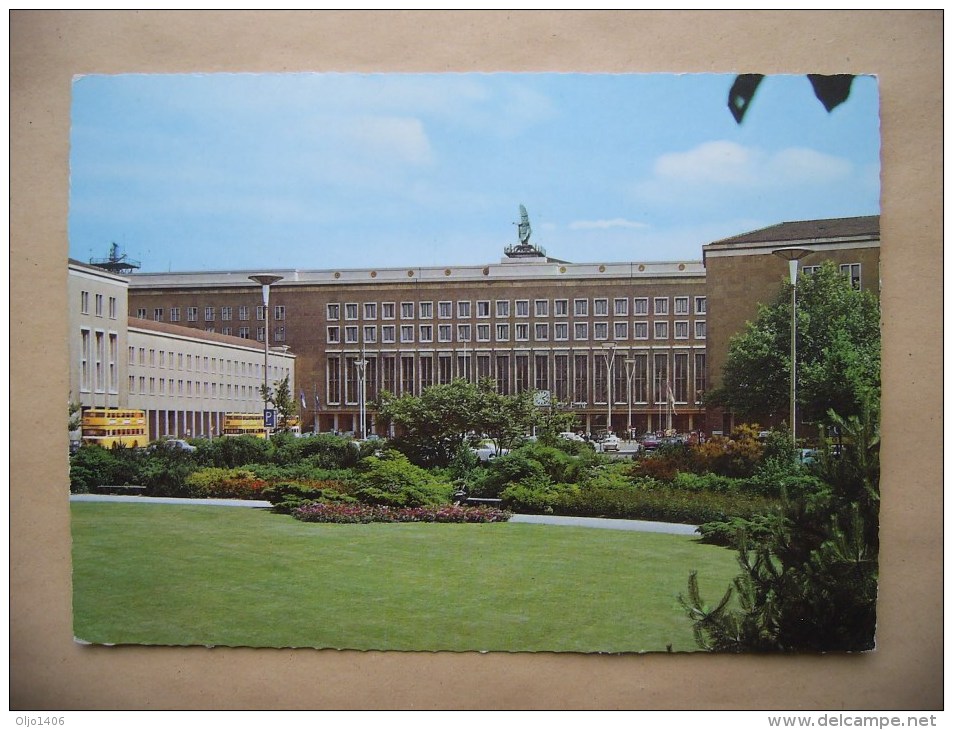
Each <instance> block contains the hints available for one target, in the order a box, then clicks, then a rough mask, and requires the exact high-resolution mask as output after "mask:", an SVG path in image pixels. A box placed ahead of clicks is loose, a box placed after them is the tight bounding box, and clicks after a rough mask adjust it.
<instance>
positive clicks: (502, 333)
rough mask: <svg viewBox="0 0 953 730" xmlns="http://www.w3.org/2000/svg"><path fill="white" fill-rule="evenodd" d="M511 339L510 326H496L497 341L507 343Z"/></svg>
mask: <svg viewBox="0 0 953 730" xmlns="http://www.w3.org/2000/svg"><path fill="white" fill-rule="evenodd" d="M509 339H510V326H509V325H508V324H498V325H496V341H497V342H506V341H507V340H509Z"/></svg>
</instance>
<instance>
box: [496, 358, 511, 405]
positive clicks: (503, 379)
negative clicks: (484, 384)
mask: <svg viewBox="0 0 953 730" xmlns="http://www.w3.org/2000/svg"><path fill="white" fill-rule="evenodd" d="M496 392H497V393H499V394H500V395H509V394H510V357H509V355H497V356H496Z"/></svg>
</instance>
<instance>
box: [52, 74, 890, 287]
mask: <svg viewBox="0 0 953 730" xmlns="http://www.w3.org/2000/svg"><path fill="white" fill-rule="evenodd" d="M733 78H734V77H733V76H732V75H720V74H689V75H665V74H638V75H635V74H367V75H362V74H261V75H255V74H184V75H119V76H83V77H77V78H76V79H75V80H74V83H73V105H72V131H71V152H70V215H69V236H70V256H71V257H72V258H76V259H79V260H81V261H87V260H89V258H90V257H101V256H105V255H106V254H107V253H108V250H109V246H110V244H111V243H112V242H116V243H117V244H119V247H120V250H121V251H122V252H124V253H126V254H127V255H128V256H129V257H130V258H133V259H138V260H140V261H141V262H142V270H143V271H193V270H210V269H215V270H221V269H267V268H300V269H338V268H361V267H380V268H384V267H389V266H395V267H404V266H429V265H444V264H447V265H451V264H455V265H463V264H485V263H492V262H495V261H498V260H499V259H500V258H501V256H502V251H503V247H504V246H506V245H509V244H512V243H516V241H517V236H516V226H515V225H514V223H516V222H517V221H518V220H519V206H520V204H522V205H524V206H525V207H526V208H527V210H528V212H529V216H530V223H531V224H532V227H533V235H532V238H531V242H532V243H534V244H537V245H540V246H542V247H543V248H545V249H546V251H547V253H548V254H549V255H550V256H553V257H555V258H559V259H564V260H567V261H573V262H587V261H592V262H614V261H673V260H697V259H700V258H701V247H702V245H703V244H705V243H708V242H710V241H714V240H717V239H719V238H724V237H727V236H732V235H736V234H739V233H744V232H746V231H750V230H754V229H757V228H761V227H764V226H768V225H773V224H775V223H780V222H782V221H786V220H798V219H809V218H835V217H845V216H855V215H871V214H876V213H879V211H880V206H879V198H880V181H879V176H880V120H879V105H878V104H879V103H878V96H877V82H876V79H875V78H873V77H861V78H858V79H856V80H855V81H854V86H853V89H852V92H851V96H850V98H849V99H848V100H847V102H845V103H844V104H842V105H841V106H840V107H838V108H836V109H835V110H834V111H833V112H831V113H828V112H826V111H825V110H824V108H823V106H822V105H821V104H820V102H819V101H818V100H817V99H816V98H815V97H814V95H813V91H812V89H811V86H810V84H809V82H808V81H807V79H806V78H805V77H804V76H769V77H767V78H766V79H765V80H764V81H763V82H762V84H761V87H760V89H759V90H758V94H757V96H756V97H755V100H754V102H753V104H752V106H751V107H750V109H749V111H748V113H747V116H746V117H745V120H744V122H743V123H742V124H741V125H738V124H736V123H735V121H734V118H733V117H732V116H731V114H730V113H729V111H728V109H727V106H726V100H727V96H728V90H729V88H730V87H731V83H732V81H733Z"/></svg>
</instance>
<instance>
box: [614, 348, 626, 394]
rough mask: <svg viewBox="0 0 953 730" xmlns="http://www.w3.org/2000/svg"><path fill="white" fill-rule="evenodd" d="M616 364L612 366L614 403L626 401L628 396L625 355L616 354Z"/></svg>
mask: <svg viewBox="0 0 953 730" xmlns="http://www.w3.org/2000/svg"><path fill="white" fill-rule="evenodd" d="M614 360H615V364H614V365H613V366H612V401H613V402H614V403H625V402H626V401H625V399H626V398H627V397H628V390H627V389H626V388H627V387H628V382H627V380H626V372H625V357H623V356H622V355H616V356H615V358H614Z"/></svg>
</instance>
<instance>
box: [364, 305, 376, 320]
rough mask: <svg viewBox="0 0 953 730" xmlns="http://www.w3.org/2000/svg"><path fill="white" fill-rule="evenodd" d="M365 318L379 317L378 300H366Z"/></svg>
mask: <svg viewBox="0 0 953 730" xmlns="http://www.w3.org/2000/svg"><path fill="white" fill-rule="evenodd" d="M364 319H377V302H364Z"/></svg>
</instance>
